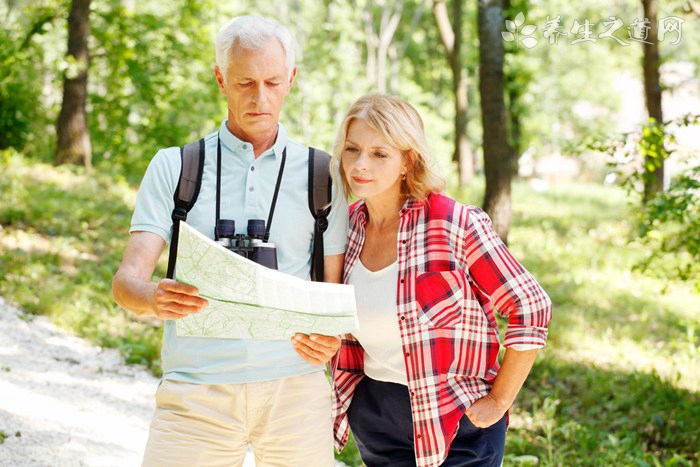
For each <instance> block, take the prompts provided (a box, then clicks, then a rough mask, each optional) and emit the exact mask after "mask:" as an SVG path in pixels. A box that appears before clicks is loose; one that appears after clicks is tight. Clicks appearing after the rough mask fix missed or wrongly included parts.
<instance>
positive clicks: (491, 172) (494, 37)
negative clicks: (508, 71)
mask: <svg viewBox="0 0 700 467" xmlns="http://www.w3.org/2000/svg"><path fill="white" fill-rule="evenodd" d="M478 18H479V19H478V26H479V92H480V94H481V119H482V126H483V129H484V138H483V139H484V172H485V175H486V193H485V195H484V210H485V211H486V212H487V213H488V215H489V216H490V217H491V220H492V221H493V226H494V228H495V230H496V232H497V233H498V235H499V236H500V237H501V240H503V241H504V242H507V240H508V231H509V230H510V222H511V179H512V177H513V168H512V163H511V160H510V157H509V153H510V149H509V147H508V133H507V128H506V107H505V102H504V98H503V42H502V39H501V30H502V28H503V24H504V23H503V8H502V6H501V1H500V0H478Z"/></svg>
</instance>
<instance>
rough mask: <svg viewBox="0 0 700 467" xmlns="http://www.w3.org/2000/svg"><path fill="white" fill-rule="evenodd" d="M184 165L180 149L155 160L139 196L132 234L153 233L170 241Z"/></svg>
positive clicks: (144, 178) (166, 151)
mask: <svg viewBox="0 0 700 467" xmlns="http://www.w3.org/2000/svg"><path fill="white" fill-rule="evenodd" d="M180 165H181V161H180V154H179V148H168V149H162V150H160V151H158V153H157V154H156V155H155V156H154V157H153V159H151V162H150V164H148V169H146V173H145V175H144V176H143V180H142V181H141V185H140V186H139V191H138V194H137V195H136V207H135V208H134V214H133V216H132V217H131V228H130V229H129V232H138V231H143V232H152V233H155V234H157V235H159V236H160V237H162V238H163V240H165V241H166V242H169V241H170V236H171V233H172V219H171V215H172V211H173V208H174V206H175V203H174V201H173V194H174V193H175V188H176V186H177V179H178V177H179V176H180Z"/></svg>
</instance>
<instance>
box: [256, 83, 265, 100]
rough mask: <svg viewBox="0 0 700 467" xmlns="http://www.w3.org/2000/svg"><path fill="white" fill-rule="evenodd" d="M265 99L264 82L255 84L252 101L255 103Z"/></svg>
mask: <svg viewBox="0 0 700 467" xmlns="http://www.w3.org/2000/svg"><path fill="white" fill-rule="evenodd" d="M266 100H267V89H266V88H265V83H261V84H259V85H258V86H255V91H254V92H253V101H254V102H257V103H263V104H264V103H265V101H266Z"/></svg>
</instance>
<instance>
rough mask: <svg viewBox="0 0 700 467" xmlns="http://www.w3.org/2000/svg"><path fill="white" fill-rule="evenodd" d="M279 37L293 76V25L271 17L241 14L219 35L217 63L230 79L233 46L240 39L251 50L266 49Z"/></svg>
mask: <svg viewBox="0 0 700 467" xmlns="http://www.w3.org/2000/svg"><path fill="white" fill-rule="evenodd" d="M272 39H277V40H278V41H279V43H280V44H281V45H282V48H283V49H284V52H285V55H286V58H287V63H286V65H287V74H288V76H289V77H291V76H292V70H294V44H293V40H292V33H291V32H289V29H287V28H286V27H284V26H282V25H281V24H279V23H278V22H277V21H275V20H274V19H271V18H263V17H260V16H252V15H251V16H237V17H235V18H233V19H232V20H231V21H230V22H229V23H228V24H227V25H226V26H224V27H222V28H221V29H220V30H219V33H218V34H217V35H216V42H215V46H216V64H217V66H218V67H219V70H221V74H222V75H223V76H224V79H226V74H227V72H228V67H229V62H230V60H231V47H233V45H234V43H236V42H237V45H238V46H239V47H242V48H244V49H248V50H263V49H264V48H265V47H266V46H267V45H268V44H269V43H270V40H272Z"/></svg>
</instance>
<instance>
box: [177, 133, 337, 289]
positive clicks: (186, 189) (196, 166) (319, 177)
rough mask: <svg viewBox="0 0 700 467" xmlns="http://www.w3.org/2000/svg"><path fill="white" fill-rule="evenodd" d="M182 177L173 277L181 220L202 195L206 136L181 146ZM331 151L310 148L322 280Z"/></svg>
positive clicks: (314, 271)
mask: <svg viewBox="0 0 700 467" xmlns="http://www.w3.org/2000/svg"><path fill="white" fill-rule="evenodd" d="M180 159H181V161H182V166H181V168H180V180H179V181H178V184H177V188H175V194H174V195H173V200H174V201H175V207H174V209H173V212H172V216H171V218H172V220H173V234H172V238H171V240H170V251H169V258H168V273H167V277H168V278H169V279H172V278H173V276H174V273H175V262H176V259H177V244H178V239H179V236H180V221H184V220H187V213H188V212H190V210H191V209H192V207H193V206H194V204H195V203H196V202H197V197H198V196H199V189H200V187H201V185H202V172H203V171H204V139H200V140H199V141H195V142H194V143H190V144H187V145H186V146H183V147H181V148H180ZM330 160H331V156H330V154H328V153H326V152H323V151H321V150H319V149H315V148H312V147H309V211H311V215H312V216H313V217H314V239H313V251H312V254H311V279H312V280H314V281H318V282H323V273H324V267H323V233H324V232H325V231H326V229H327V228H328V214H329V213H330V211H331V189H332V182H331V176H330Z"/></svg>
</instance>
